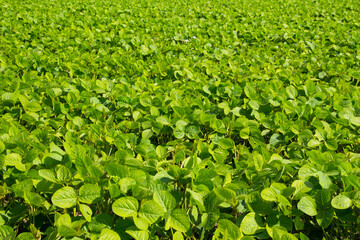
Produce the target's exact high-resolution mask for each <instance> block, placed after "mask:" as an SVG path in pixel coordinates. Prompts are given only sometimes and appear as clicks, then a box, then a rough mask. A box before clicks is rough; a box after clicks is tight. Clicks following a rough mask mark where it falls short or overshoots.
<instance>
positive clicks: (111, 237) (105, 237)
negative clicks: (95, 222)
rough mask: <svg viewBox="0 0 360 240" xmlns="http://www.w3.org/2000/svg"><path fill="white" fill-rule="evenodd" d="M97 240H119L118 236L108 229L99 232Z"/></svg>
mask: <svg viewBox="0 0 360 240" xmlns="http://www.w3.org/2000/svg"><path fill="white" fill-rule="evenodd" d="M99 240H121V238H120V236H119V234H117V232H114V231H112V230H110V229H108V228H104V229H103V230H101V233H100V237H99Z"/></svg>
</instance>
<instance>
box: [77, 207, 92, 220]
mask: <svg viewBox="0 0 360 240" xmlns="http://www.w3.org/2000/svg"><path fill="white" fill-rule="evenodd" d="M79 209H80V212H81V214H82V215H83V216H84V218H85V219H86V221H88V222H91V215H92V210H91V208H90V207H89V206H87V205H85V204H79Z"/></svg>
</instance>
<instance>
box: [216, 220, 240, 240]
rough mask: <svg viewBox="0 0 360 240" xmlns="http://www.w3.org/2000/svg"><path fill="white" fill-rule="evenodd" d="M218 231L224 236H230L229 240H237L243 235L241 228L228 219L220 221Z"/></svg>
mask: <svg viewBox="0 0 360 240" xmlns="http://www.w3.org/2000/svg"><path fill="white" fill-rule="evenodd" d="M217 231H219V232H220V233H221V234H222V235H223V236H224V235H226V236H228V239H229V240H230V239H231V240H237V239H239V238H240V235H241V233H240V229H239V227H238V226H236V225H235V224H234V223H233V222H231V221H230V220H228V219H221V220H219V222H218V228H217Z"/></svg>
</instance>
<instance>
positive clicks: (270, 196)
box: [261, 188, 277, 202]
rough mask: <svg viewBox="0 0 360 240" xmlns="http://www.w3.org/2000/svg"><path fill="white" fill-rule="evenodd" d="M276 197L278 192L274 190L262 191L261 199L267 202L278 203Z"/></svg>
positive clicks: (266, 189)
mask: <svg viewBox="0 0 360 240" xmlns="http://www.w3.org/2000/svg"><path fill="white" fill-rule="evenodd" d="M276 195H277V193H276V191H275V190H274V189H272V188H265V189H264V190H262V191H261V197H262V198H263V199H264V200H265V201H270V202H276V201H277V197H276Z"/></svg>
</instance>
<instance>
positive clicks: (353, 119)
mask: <svg viewBox="0 0 360 240" xmlns="http://www.w3.org/2000/svg"><path fill="white" fill-rule="evenodd" d="M350 123H351V124H353V125H355V126H360V117H351V118H350Z"/></svg>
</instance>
